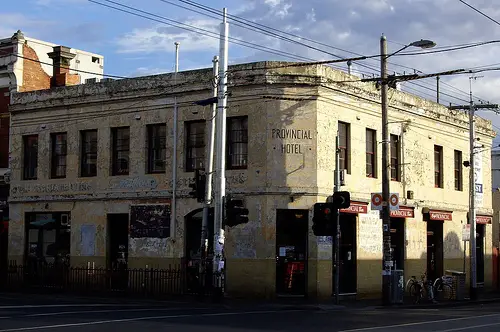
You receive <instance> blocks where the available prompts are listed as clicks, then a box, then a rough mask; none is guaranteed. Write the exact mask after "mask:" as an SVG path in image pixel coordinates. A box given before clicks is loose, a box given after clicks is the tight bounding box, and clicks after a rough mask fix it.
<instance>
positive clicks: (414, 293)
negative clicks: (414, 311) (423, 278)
mask: <svg viewBox="0 0 500 332" xmlns="http://www.w3.org/2000/svg"><path fill="white" fill-rule="evenodd" d="M409 293H410V297H411V298H412V301H413V303H419V302H420V299H421V298H422V287H421V286H420V284H418V283H414V284H411V285H410V290H409Z"/></svg>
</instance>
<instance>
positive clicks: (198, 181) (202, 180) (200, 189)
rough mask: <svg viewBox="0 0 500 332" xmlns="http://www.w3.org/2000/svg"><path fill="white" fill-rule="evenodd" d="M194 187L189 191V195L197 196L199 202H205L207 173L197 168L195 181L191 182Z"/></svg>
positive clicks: (190, 185)
mask: <svg viewBox="0 0 500 332" xmlns="http://www.w3.org/2000/svg"><path fill="white" fill-rule="evenodd" d="M189 187H190V188H191V189H192V190H191V191H190V192H189V196H190V197H193V198H196V199H197V200H198V202H200V203H203V201H204V200H205V188H206V175H205V174H204V173H203V174H202V172H201V171H200V170H195V172H194V182H193V183H190V184H189Z"/></svg>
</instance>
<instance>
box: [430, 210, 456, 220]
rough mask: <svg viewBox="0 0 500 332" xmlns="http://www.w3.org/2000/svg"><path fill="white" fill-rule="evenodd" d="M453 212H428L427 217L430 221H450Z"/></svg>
mask: <svg viewBox="0 0 500 332" xmlns="http://www.w3.org/2000/svg"><path fill="white" fill-rule="evenodd" d="M452 215H453V212H449V211H439V210H429V216H430V219H431V220H444V221H450V220H452Z"/></svg>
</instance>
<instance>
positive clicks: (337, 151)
mask: <svg viewBox="0 0 500 332" xmlns="http://www.w3.org/2000/svg"><path fill="white" fill-rule="evenodd" d="M339 146H340V137H339V132H338V130H337V137H336V138H335V188H334V192H339V191H340V148H339ZM336 212H337V213H336V214H335V239H333V237H332V240H334V241H335V242H334V247H332V249H333V250H332V258H334V264H333V271H332V272H333V273H334V278H333V290H334V292H335V304H339V302H340V298H339V288H340V287H339V285H340V269H339V265H340V257H339V256H340V209H337V211H336Z"/></svg>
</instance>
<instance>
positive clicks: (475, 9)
mask: <svg viewBox="0 0 500 332" xmlns="http://www.w3.org/2000/svg"><path fill="white" fill-rule="evenodd" d="M458 1H460V2H461V3H463V4H464V5H466V6H467V7H469V8H471V9H472V10H474V11H476V12H478V13H479V14H481V15H483V16H484V17H486V18H487V19H489V20H490V21H493V22H495V23H496V24H498V25H500V22H498V21H497V20H495V19H494V18H492V17H491V16H488V15H486V14H485V13H483V12H482V11H480V10H479V9H477V8H475V7H473V6H472V5H469V4H468V3H467V2H465V1H463V0H458Z"/></svg>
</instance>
